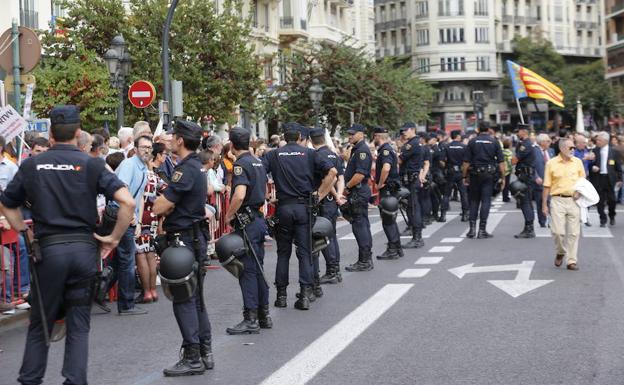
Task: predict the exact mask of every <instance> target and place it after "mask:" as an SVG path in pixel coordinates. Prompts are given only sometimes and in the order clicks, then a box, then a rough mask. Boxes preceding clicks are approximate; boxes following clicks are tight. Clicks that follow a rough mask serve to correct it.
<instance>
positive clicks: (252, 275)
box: [236, 217, 269, 309]
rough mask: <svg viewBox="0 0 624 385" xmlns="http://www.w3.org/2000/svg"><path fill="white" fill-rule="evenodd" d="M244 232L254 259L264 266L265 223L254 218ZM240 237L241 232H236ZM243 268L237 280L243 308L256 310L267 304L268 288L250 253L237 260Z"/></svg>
mask: <svg viewBox="0 0 624 385" xmlns="http://www.w3.org/2000/svg"><path fill="white" fill-rule="evenodd" d="M245 232H246V233H247V237H248V240H249V242H250V243H251V246H252V247H253V250H254V252H255V253H256V257H257V258H258V261H259V262H260V264H261V265H264V234H266V222H265V221H264V218H262V217H256V218H255V219H254V220H253V222H251V223H250V224H248V225H247V226H246V227H245ZM236 233H237V234H239V235H240V236H241V237H242V236H243V232H242V231H241V230H237V231H236ZM239 259H240V261H241V262H242V263H243V266H245V268H244V269H243V272H242V273H241V276H240V277H239V278H238V283H239V284H240V287H241V292H242V294H243V306H245V308H247V309H257V308H259V307H261V306H265V305H268V304H269V287H268V285H267V283H266V282H265V281H264V277H263V274H262V270H261V269H260V267H259V266H258V262H257V261H256V259H255V258H254V256H253V254H252V253H251V252H248V253H246V254H245V255H243V256H242V257H240V258H239Z"/></svg>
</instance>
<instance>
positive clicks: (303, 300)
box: [295, 286, 314, 310]
mask: <svg viewBox="0 0 624 385" xmlns="http://www.w3.org/2000/svg"><path fill="white" fill-rule="evenodd" d="M312 296H314V294H313V293H312V288H311V287H310V286H305V287H304V286H302V287H301V291H300V292H299V295H298V297H299V299H298V300H297V302H295V309H299V310H308V309H309V308H310V302H311V301H310V298H311V297H312Z"/></svg>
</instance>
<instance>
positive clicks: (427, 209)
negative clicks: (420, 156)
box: [416, 132, 433, 228]
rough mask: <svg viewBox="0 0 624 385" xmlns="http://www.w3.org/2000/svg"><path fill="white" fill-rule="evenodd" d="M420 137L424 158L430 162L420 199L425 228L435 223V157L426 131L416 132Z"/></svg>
mask: <svg viewBox="0 0 624 385" xmlns="http://www.w3.org/2000/svg"><path fill="white" fill-rule="evenodd" d="M416 135H417V136H418V137H419V138H420V145H421V147H422V148H423V150H424V154H425V155H424V156H425V157H424V159H425V162H427V163H428V164H429V169H428V170H427V172H426V173H425V181H424V182H423V186H422V188H421V189H420V193H419V195H418V196H419V199H420V208H421V210H420V211H421V215H422V218H423V228H425V227H427V226H429V225H430V224H431V223H433V217H432V208H433V207H432V204H431V191H432V184H431V163H432V162H431V160H432V158H433V153H432V151H431V146H430V145H429V143H427V138H428V136H427V134H426V133H424V132H419V133H417V134H416Z"/></svg>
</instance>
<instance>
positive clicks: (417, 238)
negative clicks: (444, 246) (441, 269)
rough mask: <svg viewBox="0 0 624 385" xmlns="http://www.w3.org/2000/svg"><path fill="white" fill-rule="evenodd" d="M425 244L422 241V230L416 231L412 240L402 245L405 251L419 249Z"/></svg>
mask: <svg viewBox="0 0 624 385" xmlns="http://www.w3.org/2000/svg"><path fill="white" fill-rule="evenodd" d="M424 245H425V242H424V241H423V239H422V229H414V235H413V236H412V240H411V241H409V242H407V243H406V244H404V245H402V246H401V247H403V248H404V249H418V248H419V247H423V246H424Z"/></svg>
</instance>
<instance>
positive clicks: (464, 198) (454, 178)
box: [442, 172, 468, 213]
mask: <svg viewBox="0 0 624 385" xmlns="http://www.w3.org/2000/svg"><path fill="white" fill-rule="evenodd" d="M444 187H445V188H444V198H443V202H442V209H443V210H444V211H448V210H449V207H450V200H451V194H452V193H453V188H454V187H455V188H457V191H459V196H460V201H461V209H462V213H465V212H466V213H467V212H468V191H467V190H466V186H465V185H464V182H463V177H462V173H461V172H451V173H449V174H448V175H447V177H446V185H445V186H444Z"/></svg>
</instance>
